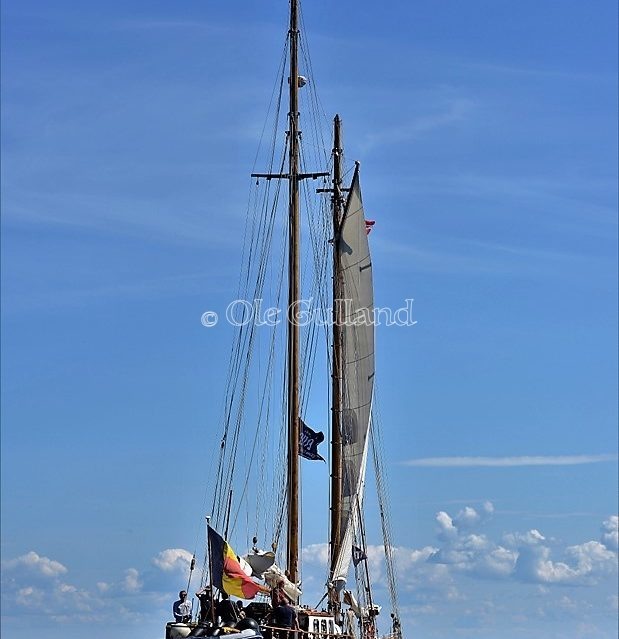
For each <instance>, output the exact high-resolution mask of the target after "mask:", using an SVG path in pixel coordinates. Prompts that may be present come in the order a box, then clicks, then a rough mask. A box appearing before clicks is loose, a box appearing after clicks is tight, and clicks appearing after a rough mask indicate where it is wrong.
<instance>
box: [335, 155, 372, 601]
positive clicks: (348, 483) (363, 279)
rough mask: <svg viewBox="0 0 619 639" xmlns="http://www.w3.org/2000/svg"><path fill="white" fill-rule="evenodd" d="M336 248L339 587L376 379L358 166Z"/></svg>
mask: <svg viewBox="0 0 619 639" xmlns="http://www.w3.org/2000/svg"><path fill="white" fill-rule="evenodd" d="M337 251H338V255H339V259H340V266H341V283H342V301H341V302H340V304H341V306H340V308H341V312H340V321H341V322H342V324H343V327H342V351H343V354H342V401H341V410H342V414H341V431H342V432H341V437H342V507H341V514H340V539H339V544H338V547H339V553H338V555H337V556H336V558H335V562H334V570H333V574H332V577H331V578H332V582H333V584H334V586H335V587H336V588H337V589H338V590H341V589H342V588H343V586H344V584H345V583H346V576H347V574H348V568H349V566H350V561H351V558H352V544H353V537H354V530H355V528H356V527H357V522H358V517H359V514H360V508H361V501H362V499H363V485H364V480H365V466H366V461H367V452H368V441H369V438H368V431H369V428H370V412H371V405H372V388H373V385H374V323H373V314H374V293H373V288H372V262H371V259H370V250H369V245H368V236H367V230H366V223H365V216H364V214H363V202H362V200H361V190H360V187H359V168H358V166H357V168H356V170H355V174H354V177H353V180H352V185H351V188H350V191H349V194H348V199H347V202H346V207H345V209H344V215H343V218H342V224H341V227H340V237H339V241H338V244H337Z"/></svg>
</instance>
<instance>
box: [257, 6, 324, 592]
mask: <svg viewBox="0 0 619 639" xmlns="http://www.w3.org/2000/svg"><path fill="white" fill-rule="evenodd" d="M298 7H299V1H298V0H290V27H289V29H288V40H289V44H290V75H289V77H288V85H289V109H288V131H287V132H286V133H287V136H288V149H289V151H288V173H252V177H256V178H266V179H267V180H271V179H274V178H275V179H282V180H288V312H287V316H286V323H287V329H288V336H287V341H288V344H287V346H288V348H287V358H286V368H287V371H288V375H287V399H288V469H287V479H288V491H287V497H288V500H287V501H288V504H287V505H288V527H287V538H288V548H287V550H288V556H287V564H288V578H289V579H290V581H292V582H293V583H296V582H297V581H298V576H299V574H298V573H299V568H298V567H299V431H300V420H299V411H300V408H299V407H300V402H299V396H300V392H299V369H300V366H299V361H300V346H299V345H300V339H299V328H300V327H299V322H298V321H297V318H296V314H297V312H298V310H299V309H298V306H299V299H300V280H301V278H300V269H299V255H300V246H301V224H300V219H299V218H300V214H299V183H300V182H301V180H305V179H307V178H311V179H313V180H316V179H318V178H319V177H324V176H327V175H329V173H325V172H315V173H300V172H299V141H300V136H301V131H300V130H299V84H300V82H299V77H300V76H299V55H298V52H299V26H298V22H299V20H298Z"/></svg>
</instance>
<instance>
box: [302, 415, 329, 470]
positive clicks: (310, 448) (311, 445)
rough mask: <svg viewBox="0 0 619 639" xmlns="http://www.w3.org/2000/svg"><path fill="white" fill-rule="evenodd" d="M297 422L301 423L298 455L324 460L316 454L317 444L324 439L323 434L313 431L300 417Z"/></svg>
mask: <svg viewBox="0 0 619 639" xmlns="http://www.w3.org/2000/svg"><path fill="white" fill-rule="evenodd" d="M299 422H300V423H301V432H300V433H299V455H301V457H305V459H313V460H315V459H320V460H322V461H325V460H324V457H321V456H320V455H319V454H318V444H320V443H321V442H323V441H324V439H325V436H324V435H323V434H322V433H321V432H320V431H318V432H315V431H313V430H312V429H311V428H310V427H309V426H308V425H307V424H306V423H305V422H304V421H303V420H302V419H300V420H299Z"/></svg>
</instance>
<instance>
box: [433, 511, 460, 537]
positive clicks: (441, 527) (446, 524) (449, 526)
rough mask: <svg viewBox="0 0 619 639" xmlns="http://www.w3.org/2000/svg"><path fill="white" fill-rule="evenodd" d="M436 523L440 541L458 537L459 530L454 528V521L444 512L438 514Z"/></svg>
mask: <svg viewBox="0 0 619 639" xmlns="http://www.w3.org/2000/svg"><path fill="white" fill-rule="evenodd" d="M436 523H437V524H438V538H439V539H442V540H447V539H455V538H456V537H457V536H458V529H457V528H456V527H455V526H454V524H453V519H452V518H451V517H450V516H449V515H448V514H447V513H446V512H445V511H444V510H441V511H440V512H438V513H436Z"/></svg>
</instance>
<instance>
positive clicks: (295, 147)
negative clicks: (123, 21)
mask: <svg viewBox="0 0 619 639" xmlns="http://www.w3.org/2000/svg"><path fill="white" fill-rule="evenodd" d="M297 4H298V3H297V0H290V30H289V31H288V36H289V39H290V76H289V78H288V84H289V86H290V110H289V113H288V126H289V128H288V135H289V155H288V175H289V177H288V196H289V200H288V210H289V253H288V255H289V258H288V259H289V262H288V573H289V574H288V578H289V579H290V581H292V583H296V582H297V574H298V562H299V324H298V322H296V321H295V317H294V316H295V314H296V311H297V305H298V300H299V282H300V277H299V244H300V224H299V131H298V129H299V81H298V77H299V68H298V66H299V65H298V45H299V43H298V39H299V29H298V16H297V9H298V6H297Z"/></svg>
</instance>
